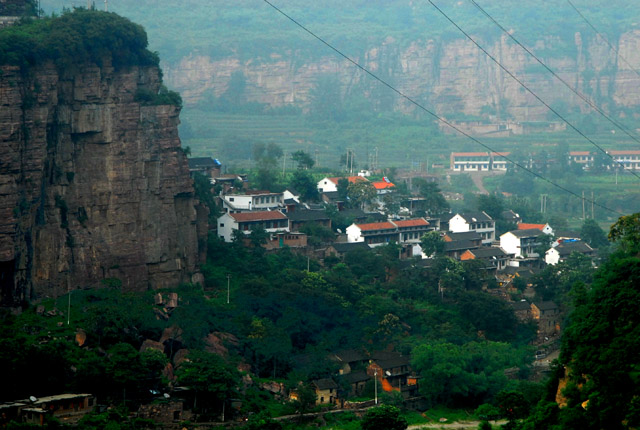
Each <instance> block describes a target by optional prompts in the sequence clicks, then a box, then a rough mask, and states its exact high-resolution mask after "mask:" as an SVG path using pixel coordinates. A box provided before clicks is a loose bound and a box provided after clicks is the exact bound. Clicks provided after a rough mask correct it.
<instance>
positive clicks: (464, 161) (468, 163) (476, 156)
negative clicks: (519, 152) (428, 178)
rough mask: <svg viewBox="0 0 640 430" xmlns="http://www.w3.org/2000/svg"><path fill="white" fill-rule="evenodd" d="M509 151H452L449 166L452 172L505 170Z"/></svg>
mask: <svg viewBox="0 0 640 430" xmlns="http://www.w3.org/2000/svg"><path fill="white" fill-rule="evenodd" d="M503 156H509V152H452V153H451V156H450V164H449V167H450V168H451V170H453V171H454V172H488V171H490V170H501V171H504V170H507V160H506V159H505V158H503Z"/></svg>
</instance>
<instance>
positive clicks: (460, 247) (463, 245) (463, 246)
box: [443, 239, 482, 260]
mask: <svg viewBox="0 0 640 430" xmlns="http://www.w3.org/2000/svg"><path fill="white" fill-rule="evenodd" d="M480 246H482V245H478V244H477V242H476V241H473V240H466V239H462V240H451V241H445V243H444V249H443V252H444V254H445V255H446V256H447V257H449V258H453V259H454V260H460V257H461V256H462V254H464V253H465V252H467V251H469V250H472V249H478V248H479V247H480Z"/></svg>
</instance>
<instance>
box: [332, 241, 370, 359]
mask: <svg viewBox="0 0 640 430" xmlns="http://www.w3.org/2000/svg"><path fill="white" fill-rule="evenodd" d="M359 243H362V242H359ZM334 245H336V244H334ZM349 245H352V244H349ZM335 356H336V357H338V359H339V360H340V361H342V362H344V363H353V362H356V361H364V360H367V359H368V356H367V355H365V353H364V352H362V351H358V350H357V349H345V350H343V351H338V352H336V353H335Z"/></svg>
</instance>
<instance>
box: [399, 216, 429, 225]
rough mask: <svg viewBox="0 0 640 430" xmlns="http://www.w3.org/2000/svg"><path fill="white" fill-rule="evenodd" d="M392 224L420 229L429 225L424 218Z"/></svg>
mask: <svg viewBox="0 0 640 430" xmlns="http://www.w3.org/2000/svg"><path fill="white" fill-rule="evenodd" d="M393 223H394V224H395V225H397V226H398V227H421V226H428V225H429V221H427V220H426V219H424V218H416V219H406V220H403V221H394V222H393Z"/></svg>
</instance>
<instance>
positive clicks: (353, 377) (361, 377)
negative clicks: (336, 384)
mask: <svg viewBox="0 0 640 430" xmlns="http://www.w3.org/2000/svg"><path fill="white" fill-rule="evenodd" d="M342 377H343V378H344V380H345V381H347V382H348V383H349V384H355V383H356V382H364V381H368V380H369V379H371V376H369V375H367V372H365V371H359V372H351V373H347V374H346V375H343V376H342Z"/></svg>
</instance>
